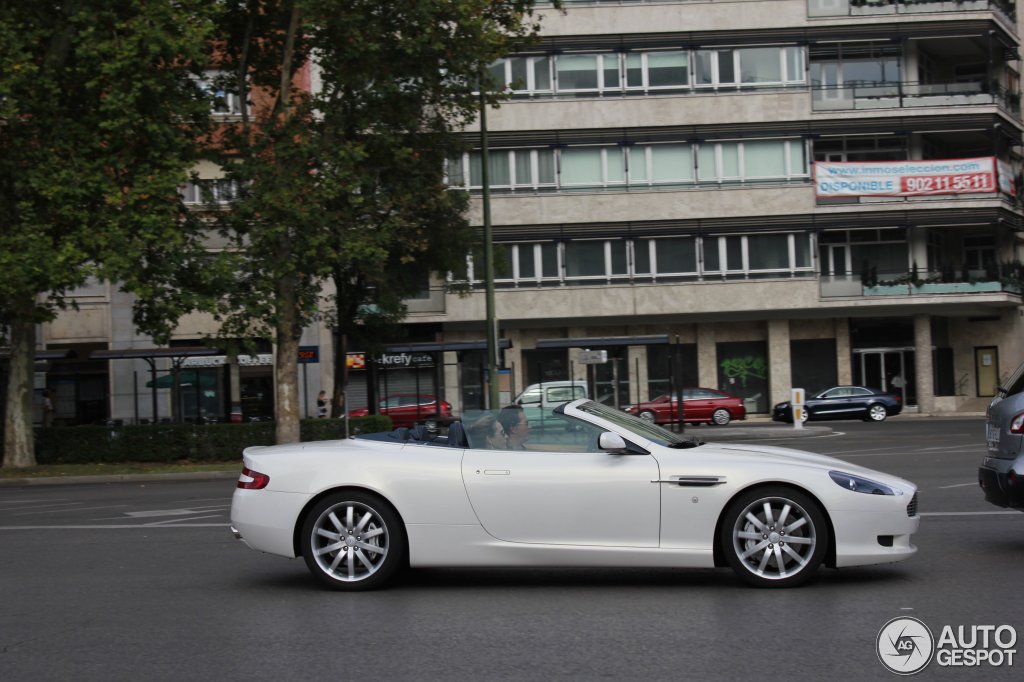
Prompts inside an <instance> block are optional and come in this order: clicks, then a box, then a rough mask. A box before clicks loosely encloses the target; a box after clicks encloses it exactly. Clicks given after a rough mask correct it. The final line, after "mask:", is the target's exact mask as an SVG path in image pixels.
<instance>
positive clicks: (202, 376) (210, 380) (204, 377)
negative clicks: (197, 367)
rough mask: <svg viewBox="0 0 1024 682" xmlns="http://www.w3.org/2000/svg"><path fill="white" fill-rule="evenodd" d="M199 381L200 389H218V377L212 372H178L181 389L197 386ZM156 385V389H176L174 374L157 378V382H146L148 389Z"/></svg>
mask: <svg viewBox="0 0 1024 682" xmlns="http://www.w3.org/2000/svg"><path fill="white" fill-rule="evenodd" d="M197 381H198V382H199V386H200V388H216V387H217V377H216V376H214V375H213V373H212V372H194V371H191V370H184V371H181V372H178V386H179V387H180V388H186V387H190V386H195V385H196V382H197ZM154 385H155V386H156V388H174V374H173V373H172V374H165V375H163V376H162V377H157V380H156V381H155V382H153V381H147V382H146V388H153V387H154Z"/></svg>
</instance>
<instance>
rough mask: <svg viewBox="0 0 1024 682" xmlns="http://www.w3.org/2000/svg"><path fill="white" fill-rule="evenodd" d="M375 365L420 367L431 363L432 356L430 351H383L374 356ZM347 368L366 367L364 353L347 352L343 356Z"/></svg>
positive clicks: (432, 361)
mask: <svg viewBox="0 0 1024 682" xmlns="http://www.w3.org/2000/svg"><path fill="white" fill-rule="evenodd" d="M376 362H377V366H378V367H384V368H390V367H403V368H404V367H421V366H424V365H433V364H434V356H433V355H432V354H430V353H383V354H381V355H378V356H377V358H376ZM345 363H346V365H347V366H348V368H349V369H366V353H349V354H348V355H346V357H345Z"/></svg>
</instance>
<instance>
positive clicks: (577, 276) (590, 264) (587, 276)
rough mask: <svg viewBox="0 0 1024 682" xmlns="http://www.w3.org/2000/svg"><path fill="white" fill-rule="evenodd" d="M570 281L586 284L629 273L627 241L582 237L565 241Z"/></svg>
mask: <svg viewBox="0 0 1024 682" xmlns="http://www.w3.org/2000/svg"><path fill="white" fill-rule="evenodd" d="M563 248H564V251H565V276H566V283H567V284H586V283H588V281H592V280H600V281H606V280H609V279H612V278H618V277H622V278H625V277H627V276H628V275H629V264H628V263H629V261H628V258H627V255H626V250H627V243H626V241H625V240H622V239H616V240H608V241H605V240H597V239H594V240H590V239H580V240H573V241H568V242H565V243H564V244H563Z"/></svg>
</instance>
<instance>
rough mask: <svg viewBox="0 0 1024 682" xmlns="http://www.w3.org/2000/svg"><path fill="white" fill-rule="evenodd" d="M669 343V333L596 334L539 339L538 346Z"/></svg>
mask: <svg viewBox="0 0 1024 682" xmlns="http://www.w3.org/2000/svg"><path fill="white" fill-rule="evenodd" d="M666 343H668V334H658V335H655V336H594V337H589V338H577V339H539V340H538V341H537V346H536V347H537V348H538V349H541V348H595V347H596V348H612V347H616V346H654V345H663V344H666Z"/></svg>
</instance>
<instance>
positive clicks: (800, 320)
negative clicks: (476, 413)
mask: <svg viewBox="0 0 1024 682" xmlns="http://www.w3.org/2000/svg"><path fill="white" fill-rule="evenodd" d="M1018 21H1019V20H1018V16H1017V12H1016V7H1015V3H1014V2H1005V1H1002V0H1000V1H990V0H946V1H939V0H915V1H912V0H898V1H897V0H884V1H882V0H878V1H876V0H703V1H702V0H690V1H676V2H671V1H658V2H620V1H611V2H606V1H600V0H596V1H581V2H568V3H566V11H565V12H564V13H559V12H554V11H551V12H548V13H547V14H546V16H545V17H544V22H543V38H542V40H541V41H540V42H539V43H538V44H536V45H534V46H532V47H531V48H530V49H529V50H525V51H523V52H522V53H520V54H514V55H509V56H508V58H507V59H505V60H502V61H501V62H500V63H498V64H496V65H495V66H494V68H493V69H492V72H493V73H494V75H495V76H496V77H497V78H499V79H501V80H503V81H504V82H506V83H508V86H509V88H511V89H512V90H513V93H514V94H513V99H512V100H511V101H510V102H508V103H506V104H503V105H502V106H501V107H500V109H497V110H492V111H491V112H490V113H489V116H488V120H487V123H488V130H489V148H490V149H489V157H490V159H489V161H490V162H489V170H490V173H489V175H490V179H489V184H490V185H491V193H492V200H491V206H492V222H493V225H494V235H495V242H496V243H497V245H498V249H497V252H498V254H499V261H500V265H499V267H498V274H497V287H498V289H497V293H496V311H497V317H498V319H499V320H500V333H501V336H502V337H503V338H504V339H507V340H508V341H509V342H510V345H511V347H510V348H509V349H508V350H506V351H504V360H505V366H506V367H508V368H509V369H511V382H512V384H513V385H515V386H517V387H520V388H521V387H522V386H523V385H524V384H526V383H531V382H535V381H539V380H541V379H542V378H543V379H565V378H569V374H570V373H572V374H576V375H578V376H584V375H585V374H584V370H585V369H586V368H585V366H584V365H578V364H576V362H575V358H576V353H575V351H574V349H581V348H587V349H591V350H595V349H603V350H606V351H607V352H608V355H609V357H610V358H613V359H614V360H611V361H609V362H608V363H607V364H605V365H597V366H596V367H595V369H594V370H592V371H593V372H594V374H593V375H592V376H591V379H592V381H594V382H595V384H596V385H595V388H596V393H597V397H598V398H601V397H602V396H604V397H605V399H606V400H609V399H610V398H611V396H613V395H614V393H615V391H614V390H613V388H612V387H613V385H614V384H616V383H617V385H618V393H619V394H620V395H619V398H620V402H622V403H625V402H633V401H636V400H638V399H647V397H648V396H649V395H657V394H658V393H660V392H663V391H664V390H665V389H666V388H667V387H668V386H669V384H670V382H672V383H674V384H675V385H676V386H678V385H702V386H711V387H719V388H721V389H725V390H728V391H730V392H733V393H736V394H738V395H740V396H742V397H743V398H744V399H745V400H746V402H747V405H748V407H749V408H750V409H752V411H754V412H762V413H763V412H766V411H768V410H769V409H770V406H771V405H772V403H773V402H774V401H777V400H783V399H786V398H788V396H789V391H790V388H791V387H796V386H799V387H804V388H806V389H809V390H810V389H815V388H824V387H827V386H830V385H835V384H846V383H857V384H864V385H868V386H875V387H883V388H886V389H892V390H895V391H896V392H898V393H901V394H902V396H903V397H904V399H905V402H906V404H907V405H908V406H911V407H913V406H918V408H919V409H920V410H922V411H928V412H932V411H955V410H958V409H977V408H978V407H980V406H981V405H983V404H984V403H985V401H984V398H985V397H986V396H991V395H992V394H993V392H994V390H995V387H996V385H997V383H998V381H999V379H1000V377H1001V376H1003V375H1004V374H1005V373H1007V372H1008V371H1011V370H1012V369H1013V368H1014V367H1015V366H1016V365H1017V364H1018V363H1019V362H1020V360H1021V359H1022V357H1024V308H1022V305H1021V303H1022V300H1021V279H1020V278H1021V270H1020V262H1021V260H1022V251H1024V248H1022V236H1021V225H1022V210H1021V205H1022V204H1021V202H1020V199H1019V196H1018V195H1016V192H1019V191H1022V188H1020V187H1019V185H1020V177H1019V174H1020V168H1021V130H1022V124H1021V115H1020V95H1019V84H1020V73H1019V69H1020V56H1019V30H1018ZM480 158H481V156H480V154H479V152H478V151H474V152H471V153H468V154H466V155H465V156H464V158H462V159H458V160H455V161H454V162H453V163H452V164H451V167H450V170H449V176H450V178H451V182H452V184H453V185H456V186H462V187H465V188H466V189H468V190H469V191H470V192H472V193H473V194H474V195H479V194H480V191H481V187H480V185H481V179H480V177H481V172H480V171H481V161H480ZM982 169H984V170H982ZM473 220H474V221H475V222H476V223H477V224H482V215H481V207H480V202H475V205H474V209H473ZM478 262H479V261H478ZM478 270H479V268H478ZM477 275H479V272H477ZM477 279H480V278H479V277H477ZM474 284H476V285H478V286H477V289H478V290H479V288H480V286H482V283H481V282H479V281H477V282H475V283H474ZM417 310H418V312H414V313H413V314H411V315H410V319H409V322H410V327H412V328H416V327H417V326H418V327H419V328H420V329H422V330H423V332H424V333H421V334H420V336H421V337H429V336H430V335H431V334H433V335H434V336H435V337H437V336H438V335H440V336H439V337H440V338H444V339H445V340H447V341H454V340H469V339H480V338H482V337H483V326H482V321H483V319H484V296H483V295H482V294H479V293H478V294H475V295H474V296H472V297H470V298H469V299H460V298H458V297H455V296H451V295H448V296H443V295H441V293H440V292H438V293H437V294H436V295H435V297H434V299H433V309H431V305H429V304H428V302H427V301H423V302H419V303H418V304H417ZM455 360H456V357H455V356H454V355H449V356H448V361H447V365H448V367H449V370H448V372H447V379H448V381H447V383H448V386H449V389H450V388H451V387H452V386H453V385H457V386H458V387H459V388H460V389H461V390H462V392H464V393H469V395H461V396H452V395H451V391H450V390H449V399H452V398H453V397H454V398H455V399H456V400H458V398H462V399H463V401H464V403H466V402H472V401H473V400H474V399H475V397H476V395H477V394H478V391H476V390H473V389H475V385H474V382H473V380H472V378H471V377H468V376H467V372H466V367H467V366H469V367H472V368H474V370H475V368H477V367H479V365H481V364H482V362H483V360H482V355H481V353H480V351H472V352H465V351H464V352H462V353H461V354H460V355H459V356H458V363H456V362H455ZM456 364H458V366H459V367H460V368H461V369H462V372H461V376H460V375H459V373H457V372H456V369H455V365H456ZM467 389H470V390H467Z"/></svg>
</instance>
